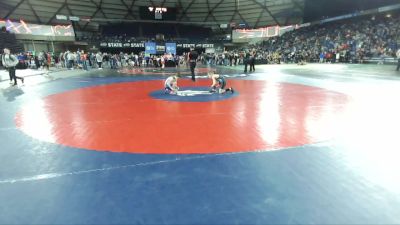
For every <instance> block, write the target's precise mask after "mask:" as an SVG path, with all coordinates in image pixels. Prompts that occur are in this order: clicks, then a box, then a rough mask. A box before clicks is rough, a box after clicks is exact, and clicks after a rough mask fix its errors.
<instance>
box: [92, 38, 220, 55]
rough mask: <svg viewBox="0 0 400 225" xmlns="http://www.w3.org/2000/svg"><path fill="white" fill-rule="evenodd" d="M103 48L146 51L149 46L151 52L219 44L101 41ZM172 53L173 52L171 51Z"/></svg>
mask: <svg viewBox="0 0 400 225" xmlns="http://www.w3.org/2000/svg"><path fill="white" fill-rule="evenodd" d="M99 45H100V47H101V48H145V49H146V51H147V49H148V48H149V51H151V52H157V49H158V50H160V51H167V48H168V47H170V49H171V51H173V49H174V47H175V51H176V49H180V48H215V46H217V45H218V44H211V43H197V44H195V43H193V44H192V43H165V45H162V44H158V45H157V44H156V43H155V42H146V43H144V42H118V41H115V42H101V43H100V44H99ZM171 53H172V52H171ZM150 54H156V53H150Z"/></svg>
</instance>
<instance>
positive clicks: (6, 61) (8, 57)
mask: <svg viewBox="0 0 400 225" xmlns="http://www.w3.org/2000/svg"><path fill="white" fill-rule="evenodd" d="M1 61H2V63H3V66H4V67H5V68H6V69H7V70H8V73H9V75H10V81H12V80H14V85H17V79H20V80H21V81H22V83H24V78H23V77H17V76H16V75H15V66H16V65H17V64H18V59H17V57H15V55H12V54H11V53H10V49H8V48H5V49H4V54H3V55H2V56H1Z"/></svg>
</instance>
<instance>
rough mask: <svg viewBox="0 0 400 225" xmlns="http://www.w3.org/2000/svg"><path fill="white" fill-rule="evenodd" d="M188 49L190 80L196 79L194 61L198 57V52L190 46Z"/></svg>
mask: <svg viewBox="0 0 400 225" xmlns="http://www.w3.org/2000/svg"><path fill="white" fill-rule="evenodd" d="M190 50H191V51H190V53H189V63H190V72H191V73H192V81H196V77H195V74H194V69H195V68H196V61H197V58H198V57H199V53H198V52H197V51H196V50H194V48H191V49H190Z"/></svg>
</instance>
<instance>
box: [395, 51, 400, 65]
mask: <svg viewBox="0 0 400 225" xmlns="http://www.w3.org/2000/svg"><path fill="white" fill-rule="evenodd" d="M396 56H397V69H396V70H397V71H399V69H400V48H399V49H398V50H397V52H396Z"/></svg>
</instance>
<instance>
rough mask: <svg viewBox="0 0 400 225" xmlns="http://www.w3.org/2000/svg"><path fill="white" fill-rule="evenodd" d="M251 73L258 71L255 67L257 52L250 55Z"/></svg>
mask: <svg viewBox="0 0 400 225" xmlns="http://www.w3.org/2000/svg"><path fill="white" fill-rule="evenodd" d="M249 64H250V72H254V71H256V69H255V67H254V65H255V64H256V52H255V51H253V52H252V53H251V55H250V63H249Z"/></svg>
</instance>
